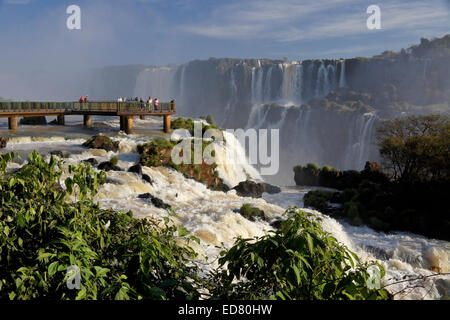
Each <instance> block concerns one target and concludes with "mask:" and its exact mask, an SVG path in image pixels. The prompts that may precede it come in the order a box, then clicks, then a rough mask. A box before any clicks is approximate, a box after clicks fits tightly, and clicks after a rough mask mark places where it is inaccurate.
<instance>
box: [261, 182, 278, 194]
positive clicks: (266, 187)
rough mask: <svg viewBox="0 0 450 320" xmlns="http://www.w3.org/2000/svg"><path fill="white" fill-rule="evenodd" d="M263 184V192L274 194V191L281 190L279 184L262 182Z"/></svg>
mask: <svg viewBox="0 0 450 320" xmlns="http://www.w3.org/2000/svg"><path fill="white" fill-rule="evenodd" d="M263 186H264V192H267V193H270V194H275V193H280V192H281V188H280V187H279V186H274V185H272V184H269V183H263Z"/></svg>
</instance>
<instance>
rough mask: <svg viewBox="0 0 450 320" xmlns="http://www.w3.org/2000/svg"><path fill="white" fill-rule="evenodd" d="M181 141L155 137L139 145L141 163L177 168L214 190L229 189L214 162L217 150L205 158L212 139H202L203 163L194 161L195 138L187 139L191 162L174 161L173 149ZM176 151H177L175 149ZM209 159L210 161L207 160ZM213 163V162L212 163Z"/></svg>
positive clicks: (181, 151) (181, 154) (181, 153)
mask: <svg viewBox="0 0 450 320" xmlns="http://www.w3.org/2000/svg"><path fill="white" fill-rule="evenodd" d="M180 142H181V141H169V140H165V139H155V140H153V141H151V142H149V143H146V144H144V145H139V146H138V152H139V154H140V160H139V163H140V164H141V165H143V166H148V167H158V166H166V167H169V168H172V169H175V170H177V171H179V172H181V173H183V174H185V175H187V176H188V177H190V178H193V179H195V180H197V181H199V182H201V183H204V184H206V185H207V186H208V187H209V188H211V189H213V190H227V189H228V188H227V187H226V185H225V184H224V183H223V181H222V179H220V178H219V176H218V173H216V168H217V164H216V163H214V157H215V152H211V157H212V158H208V159H205V158H204V157H203V155H204V154H205V148H207V147H208V146H209V145H211V143H212V141H207V140H202V141H201V147H202V163H199V164H195V163H194V140H192V141H187V143H188V148H189V145H190V150H191V159H190V160H191V163H190V164H189V163H181V164H176V163H174V162H173V161H172V151H173V149H174V148H175V146H177V145H178V144H179V143H180ZM175 152H176V151H175ZM183 152H184V151H183V150H180V154H179V155H180V157H182V156H183ZM205 160H208V161H205ZM210 163H211V164H210Z"/></svg>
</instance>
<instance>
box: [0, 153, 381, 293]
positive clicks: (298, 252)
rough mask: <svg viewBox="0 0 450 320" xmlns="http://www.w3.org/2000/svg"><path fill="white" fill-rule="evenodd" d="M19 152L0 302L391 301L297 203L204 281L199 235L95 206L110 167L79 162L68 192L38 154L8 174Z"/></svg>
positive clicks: (2, 178) (7, 178)
mask: <svg viewBox="0 0 450 320" xmlns="http://www.w3.org/2000/svg"><path fill="white" fill-rule="evenodd" d="M13 158H14V155H13V154H12V153H8V154H5V155H1V156H0V190H1V191H2V192H1V193H0V197H1V201H2V207H1V208H0V210H1V211H0V299H11V300H30V299H52V300H74V299H78V300H96V299H98V300H111V299H118V300H126V299H132V300H138V299H177V300H180V299H182V300H192V299H199V298H200V297H202V298H204V299H219V298H222V299H233V298H239V299H267V298H271V299H375V298H378V299H382V298H387V295H386V292H385V291H384V290H375V289H369V288H367V279H368V276H369V275H368V273H367V269H366V268H367V267H368V265H363V264H361V263H360V261H359V260H358V258H357V257H356V256H355V255H354V254H353V253H352V252H350V251H349V250H348V249H347V248H345V247H344V246H342V245H340V244H339V243H338V242H337V241H336V239H334V238H333V237H331V236H330V235H329V234H327V233H326V232H324V231H323V230H322V228H321V226H320V225H319V224H318V222H317V221H316V218H315V217H314V216H313V215H310V214H307V213H305V212H303V211H301V210H299V209H296V208H291V209H289V210H288V211H287V212H286V215H287V219H286V221H285V222H283V223H282V229H281V230H279V231H277V232H274V233H273V234H269V235H267V236H264V237H262V238H256V239H253V240H252V239H238V240H237V241H236V243H235V245H234V246H233V247H232V248H231V249H229V250H224V251H223V252H222V253H221V255H220V260H219V263H220V265H221V268H219V269H216V270H214V271H213V272H212V273H211V274H210V275H209V276H206V277H200V276H199V269H198V267H197V265H196V263H195V259H196V257H197V255H196V253H195V252H194V250H193V249H192V248H191V247H190V245H189V244H190V242H191V241H196V242H198V241H199V240H198V239H197V238H195V237H192V236H190V235H189V232H188V231H187V230H186V229H185V228H183V227H176V226H174V225H173V223H172V222H171V221H170V220H169V219H167V218H166V219H164V221H156V220H152V219H136V218H134V217H133V214H132V212H122V211H114V210H112V209H106V210H105V209H101V208H100V207H99V205H98V203H96V202H94V200H93V197H94V196H95V195H96V194H97V193H98V189H99V186H100V184H102V183H104V182H105V179H106V175H105V173H104V172H100V173H97V172H95V171H94V170H93V169H92V168H91V167H90V166H89V165H86V164H84V163H82V164H80V165H78V166H73V165H71V166H69V168H68V173H69V177H67V178H65V180H64V186H65V188H64V187H63V186H61V185H59V181H60V179H61V177H62V175H63V173H64V169H63V168H62V163H61V161H60V160H57V159H56V158H55V157H51V158H50V160H49V161H48V162H46V161H45V160H44V158H43V157H42V156H41V155H39V154H38V153H36V152H33V153H31V154H30V156H29V162H28V164H27V165H25V166H24V167H23V168H22V169H21V170H19V171H17V172H15V173H9V172H8V171H6V166H7V163H8V162H9V161H11V160H13ZM180 240H181V242H180ZM70 266H77V267H78V268H79V269H80V275H81V279H80V289H69V288H68V286H67V283H68V282H69V283H71V284H74V282H73V280H72V279H71V277H73V274H71V273H68V268H69V267H70ZM380 269H381V270H382V272H383V273H384V271H383V269H382V267H381V266H380ZM244 276H245V277H246V279H245V280H244V279H243V277H244ZM233 280H236V281H233Z"/></svg>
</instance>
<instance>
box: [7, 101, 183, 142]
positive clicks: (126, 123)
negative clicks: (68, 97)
mask: <svg viewBox="0 0 450 320" xmlns="http://www.w3.org/2000/svg"><path fill="white" fill-rule="evenodd" d="M175 113H176V107H175V101H172V102H160V103H159V105H158V107H155V106H154V105H153V104H147V103H141V102H137V101H132V102H111V101H94V102H83V103H81V102H31V101H21V102H16V101H2V102H0V118H8V128H9V129H10V130H17V119H18V118H19V117H34V116H57V121H58V124H59V125H64V123H65V121H64V116H66V115H82V116H83V124H84V126H86V127H90V126H91V123H92V122H91V116H92V115H97V116H119V117H120V130H123V131H125V132H126V133H128V134H130V133H133V118H134V117H135V116H139V117H141V119H143V118H144V117H145V116H162V117H164V120H163V124H164V132H170V122H171V115H172V114H175Z"/></svg>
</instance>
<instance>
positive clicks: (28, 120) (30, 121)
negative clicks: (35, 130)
mask: <svg viewBox="0 0 450 320" xmlns="http://www.w3.org/2000/svg"><path fill="white" fill-rule="evenodd" d="M19 123H20V124H23V125H45V124H47V119H46V118H45V116H37V117H23V118H22V119H20V121H19Z"/></svg>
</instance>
